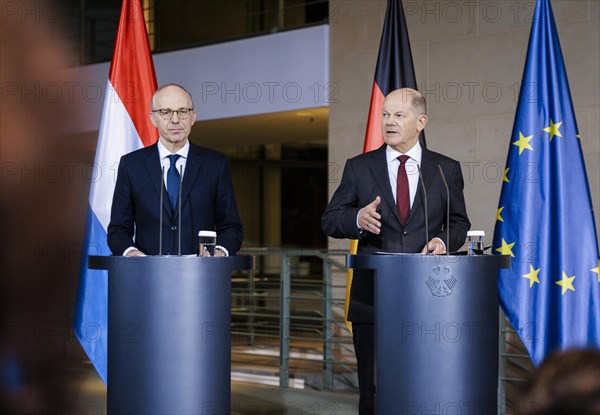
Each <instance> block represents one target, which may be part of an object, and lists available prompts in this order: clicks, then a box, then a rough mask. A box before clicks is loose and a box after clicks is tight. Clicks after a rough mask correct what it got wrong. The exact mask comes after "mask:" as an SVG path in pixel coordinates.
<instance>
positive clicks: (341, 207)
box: [321, 88, 471, 415]
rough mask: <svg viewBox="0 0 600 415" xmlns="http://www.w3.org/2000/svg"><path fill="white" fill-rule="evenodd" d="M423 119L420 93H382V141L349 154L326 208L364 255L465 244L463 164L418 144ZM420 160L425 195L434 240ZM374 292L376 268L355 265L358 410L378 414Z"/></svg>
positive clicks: (326, 224) (331, 222) (326, 225)
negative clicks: (370, 147)
mask: <svg viewBox="0 0 600 415" xmlns="http://www.w3.org/2000/svg"><path fill="white" fill-rule="evenodd" d="M426 124H427V103H426V101H425V98H424V97H423V96H422V95H421V94H420V93H419V92H417V91H415V90H413V89H409V88H405V89H398V90H396V91H393V92H391V93H390V94H389V95H388V96H387V97H386V98H385V101H384V103H383V113H382V120H381V130H382V132H383V138H384V141H385V144H384V145H383V146H381V147H380V148H379V149H377V150H374V151H370V152H368V153H364V154H361V155H359V156H357V157H354V158H352V159H350V160H348V162H347V163H346V166H345V167H344V173H343V176H342V180H341V182H340V185H339V187H338V189H337V190H336V192H335V193H334V195H333V197H332V198H331V201H330V202H329V206H328V207H327V209H326V210H325V213H324V214H323V218H322V222H321V226H322V228H323V230H324V231H325V233H327V234H328V235H329V236H331V237H333V238H351V239H358V254H362V255H364V254H372V253H375V252H378V251H385V252H403V253H419V252H421V253H431V254H443V253H445V252H446V250H448V249H449V250H450V251H455V250H457V249H459V248H460V247H461V246H462V244H463V243H464V241H465V238H466V233H467V231H468V230H469V228H470V226H471V224H470V222H469V219H468V217H467V212H466V208H465V200H464V195H463V177H462V172H461V168H460V164H459V163H458V162H457V161H455V160H452V159H450V158H448V157H445V156H443V155H441V154H438V153H434V152H432V151H429V150H427V149H426V148H422V147H421V145H420V143H419V134H420V132H421V131H422V130H423V128H425V125H426ZM418 166H420V171H421V176H422V179H423V182H424V185H425V188H426V196H427V201H428V203H427V215H428V225H429V226H428V230H427V234H428V235H429V237H430V240H429V241H428V240H427V239H426V230H425V223H426V221H425V212H426V210H425V207H424V195H423V192H422V188H421V185H420V184H419V167H418ZM440 168H441V169H442V170H443V172H444V176H445V177H446V179H447V182H448V186H449V188H450V217H449V223H450V226H449V230H450V232H449V234H450V239H449V240H447V233H446V229H445V227H446V223H447V216H446V206H447V203H448V198H447V194H446V188H445V187H444V182H443V180H442V178H441V173H440V172H439V169H440ZM373 291H374V287H373V273H372V272H371V271H358V270H356V271H355V272H354V276H353V281H352V287H351V291H350V305H349V310H348V319H349V320H350V321H351V322H352V328H353V340H354V349H355V353H356V360H357V366H358V379H359V389H360V402H359V413H360V414H361V415H362V414H372V413H374V401H375V385H374V364H375V362H374V333H373V316H374V311H373ZM407 375H408V374H407ZM381 409H385V408H381Z"/></svg>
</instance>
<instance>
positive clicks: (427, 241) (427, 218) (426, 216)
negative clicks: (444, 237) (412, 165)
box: [417, 163, 429, 255]
mask: <svg viewBox="0 0 600 415" xmlns="http://www.w3.org/2000/svg"><path fill="white" fill-rule="evenodd" d="M417 170H419V183H421V189H423V201H424V202H425V246H427V244H428V243H429V212H428V211H427V190H425V182H424V181H423V175H422V174H421V167H420V166H419V164H418V163H417ZM427 254H429V249H425V255H427Z"/></svg>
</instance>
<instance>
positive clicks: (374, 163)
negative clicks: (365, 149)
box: [369, 144, 400, 223]
mask: <svg viewBox="0 0 600 415" xmlns="http://www.w3.org/2000/svg"><path fill="white" fill-rule="evenodd" d="M385 149H386V144H384V145H383V146H381V147H379V149H378V150H377V151H375V152H373V153H372V156H373V159H372V160H371V162H370V163H369V167H370V169H371V173H373V177H375V180H374V182H375V185H376V186H377V187H378V188H379V191H380V192H381V195H382V202H384V203H387V204H388V205H389V208H390V210H391V211H392V212H394V216H395V217H396V220H398V223H400V217H399V216H398V210H397V209H396V201H395V199H394V194H393V193H392V186H391V184H390V175H389V172H388V167H387V158H386V155H385Z"/></svg>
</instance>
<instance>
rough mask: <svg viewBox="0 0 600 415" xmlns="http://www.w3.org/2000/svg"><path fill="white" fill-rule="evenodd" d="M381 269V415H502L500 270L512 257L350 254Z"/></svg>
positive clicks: (354, 262)
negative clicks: (499, 408)
mask: <svg viewBox="0 0 600 415" xmlns="http://www.w3.org/2000/svg"><path fill="white" fill-rule="evenodd" d="M347 265H348V267H349V268H354V269H372V270H374V271H375V341H376V361H377V363H376V365H377V366H376V371H377V375H376V377H377V413H378V414H380V415H386V414H404V415H409V414H426V413H437V414H446V413H448V414H455V413H456V414H472V415H483V414H486V415H487V414H496V413H497V402H498V399H497V388H498V295H497V285H496V284H497V271H498V270H499V269H500V268H508V267H510V257H509V256H500V255H489V256H488V255H486V256H483V255H482V256H434V255H420V254H399V255H360V256H352V255H349V256H348V260H347Z"/></svg>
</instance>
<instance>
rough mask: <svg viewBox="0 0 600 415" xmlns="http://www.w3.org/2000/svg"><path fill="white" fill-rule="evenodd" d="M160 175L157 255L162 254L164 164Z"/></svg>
mask: <svg viewBox="0 0 600 415" xmlns="http://www.w3.org/2000/svg"><path fill="white" fill-rule="evenodd" d="M161 172H162V176H161V177H160V206H159V210H158V212H159V214H158V218H159V219H158V221H159V222H160V223H159V225H158V229H159V231H158V255H159V256H162V239H163V199H164V197H165V196H164V194H165V183H164V180H165V166H162V169H161Z"/></svg>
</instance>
